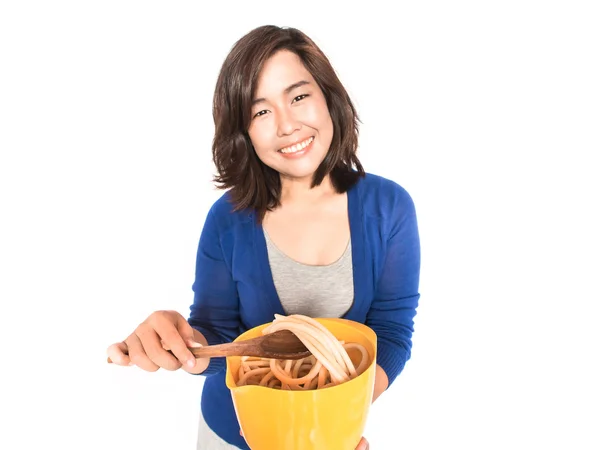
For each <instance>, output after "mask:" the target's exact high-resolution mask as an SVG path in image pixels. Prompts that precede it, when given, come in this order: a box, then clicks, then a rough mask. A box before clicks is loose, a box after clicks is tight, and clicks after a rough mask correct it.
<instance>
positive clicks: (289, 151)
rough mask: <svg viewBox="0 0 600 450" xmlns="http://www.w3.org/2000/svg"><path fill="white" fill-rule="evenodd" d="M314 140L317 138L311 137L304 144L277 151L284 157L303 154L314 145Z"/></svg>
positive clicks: (299, 143)
mask: <svg viewBox="0 0 600 450" xmlns="http://www.w3.org/2000/svg"><path fill="white" fill-rule="evenodd" d="M314 140H315V137H314V136H311V137H309V138H308V139H305V140H304V141H302V142H298V143H297V144H294V145H290V146H289V147H284V148H281V149H279V150H277V151H278V152H279V153H283V154H284V155H294V154H297V153H301V152H303V151H305V150H306V149H307V148H308V146H309V145H310V144H312V143H313V141H314Z"/></svg>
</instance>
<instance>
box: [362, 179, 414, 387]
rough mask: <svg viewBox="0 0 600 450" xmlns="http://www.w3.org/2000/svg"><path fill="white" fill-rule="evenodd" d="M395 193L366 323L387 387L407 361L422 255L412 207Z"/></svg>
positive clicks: (401, 192) (408, 199)
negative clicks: (375, 347) (375, 346)
mask: <svg viewBox="0 0 600 450" xmlns="http://www.w3.org/2000/svg"><path fill="white" fill-rule="evenodd" d="M397 193H398V195H397V197H396V199H395V201H394V207H393V209H392V210H391V211H390V217H389V220H390V223H389V225H388V229H389V237H388V239H387V245H386V254H385V260H384V264H383V267H382V269H381V272H380V276H379V280H378V283H377V286H376V291H375V297H374V300H373V302H372V304H371V308H370V309H369V312H368V313H367V320H366V324H367V325H368V326H370V327H371V328H372V329H373V331H375V333H376V334H377V363H378V364H379V365H380V366H381V368H382V369H383V370H384V371H385V373H386V375H387V377H388V381H389V385H391V384H392V382H393V381H394V380H395V379H396V377H397V376H398V375H399V374H400V372H401V371H402V369H403V368H404V365H405V363H406V361H408V359H409V358H410V354H411V348H412V334H413V331H414V330H413V318H414V317H415V315H416V309H417V305H418V301H419V297H420V294H419V273H420V264H421V251H420V241H419V232H418V227H417V218H416V212H415V206H414V203H413V200H412V199H411V197H410V196H409V194H408V193H407V192H406V191H405V190H404V189H402V188H400V190H399V191H397Z"/></svg>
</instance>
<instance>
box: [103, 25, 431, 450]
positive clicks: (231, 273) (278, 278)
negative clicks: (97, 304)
mask: <svg viewBox="0 0 600 450" xmlns="http://www.w3.org/2000/svg"><path fill="white" fill-rule="evenodd" d="M213 115H214V120H215V126H216V129H215V138H214V142H213V159H214V162H215V164H216V167H217V170H218V175H217V176H216V180H215V181H216V182H217V183H218V185H219V186H220V187H221V188H223V189H227V192H226V193H225V194H224V195H223V196H222V197H221V198H220V199H219V200H218V201H217V202H215V204H214V205H213V206H212V208H211V210H210V212H209V213H208V216H207V218H206V222H205V224H204V228H203V230H202V233H201V237H200V244H199V248H198V253H197V262H196V279H195V282H194V285H193V291H194V294H195V295H194V302H193V304H192V306H191V308H190V310H191V312H190V316H189V318H188V319H187V320H186V319H185V318H184V317H183V316H181V315H180V314H179V313H177V312H175V311H158V312H155V313H153V314H152V315H150V317H148V318H147V319H146V320H145V321H144V322H143V323H142V324H141V325H140V326H138V327H137V328H136V329H135V331H134V332H133V333H132V334H131V335H130V336H129V337H128V338H127V339H126V340H125V341H124V342H121V343H117V344H114V345H112V346H110V347H109V349H108V354H109V356H110V357H111V359H112V360H113V361H114V362H115V363H117V364H120V365H137V366H138V367H140V368H142V369H144V370H147V371H155V370H157V369H158V368H161V367H162V368H164V369H167V370H176V369H179V368H182V369H183V370H186V371H187V372H189V373H192V374H203V375H204V376H206V380H205V384H204V389H203V394H202V401H201V406H202V408H201V409H202V415H203V419H204V420H203V421H201V422H200V437H199V442H198V448H199V449H212V448H248V447H247V445H246V444H245V442H244V440H243V437H242V436H240V433H239V426H238V423H237V420H236V417H235V412H234V409H233V405H232V401H231V396H230V393H229V391H228V390H227V388H226V386H225V362H224V359H223V358H213V359H212V360H209V359H198V360H196V359H195V358H194V357H193V356H192V354H191V353H190V352H189V350H188V349H187V347H188V346H193V345H199V344H202V345H207V344H211V345H212V344H217V343H223V342H229V341H232V340H233V339H235V338H236V337H237V336H238V335H239V334H241V333H242V332H244V331H246V330H248V329H250V328H252V327H254V326H257V325H260V324H263V323H266V322H270V321H272V320H273V317H274V314H276V313H278V314H294V313H296V314H304V315H308V316H312V317H344V318H346V319H350V320H355V321H358V322H361V323H365V324H366V325H368V326H369V327H371V328H372V329H373V330H374V331H375V332H376V333H377V336H378V342H377V345H378V357H377V371H376V379H375V392H374V399H375V398H377V397H378V396H379V395H380V394H381V393H383V392H384V391H385V390H386V389H387V387H388V386H389V384H390V383H392V382H393V381H394V379H395V378H396V377H397V376H398V374H399V373H400V371H401V370H402V369H403V367H404V364H405V363H406V361H407V360H408V359H409V357H410V351H411V346H412V340H411V339H412V332H413V318H414V316H415V314H416V308H417V303H418V299H419V293H418V284H419V270H420V246H419V236H418V230H417V221H416V216H415V209H414V205H413V202H412V200H411V198H410V196H409V195H408V193H407V192H406V191H405V190H404V189H403V188H402V187H400V186H399V185H397V184H396V183H394V182H392V181H389V180H386V179H384V178H382V177H378V176H375V175H371V174H366V173H365V172H364V170H363V168H362V166H361V164H360V162H359V160H358V158H357V157H356V149H357V140H358V129H357V124H358V118H357V114H356V111H355V109H354V106H353V105H352V102H351V101H350V98H349V96H348V94H347V92H346V90H345V89H344V87H343V86H342V84H341V83H340V81H339V79H338V78H337V76H336V74H335V72H334V69H333V68H332V67H331V65H330V63H329V61H328V59H327V58H326V56H325V55H324V54H323V53H322V52H321V50H320V49H319V48H318V47H317V46H316V45H315V44H314V43H313V42H312V41H311V40H310V39H309V38H308V37H307V36H306V35H304V34H303V33H301V32H300V31H298V30H296V29H293V28H279V27H275V26H264V27H260V28H257V29H255V30H253V31H251V32H250V33H248V34H247V35H246V36H244V37H242V38H241V39H240V40H239V41H238V42H237V43H236V44H235V46H234V47H233V49H232V50H231V52H230V54H229V55H228V57H227V59H226V60H225V62H224V64H223V67H222V69H221V72H220V75H219V78H218V80H217V85H216V91H215V95H214V104H213ZM161 341H162V342H161ZM163 344H164V347H166V348H170V349H171V350H172V351H173V354H174V355H176V357H173V356H172V355H170V354H169V353H167V352H166V351H165V350H164V348H163ZM126 349H127V350H128V353H129V356H127V355H126V354H125V353H124V351H125V350H126ZM219 445H220V446H219ZM367 446H368V444H367V443H366V441H365V440H364V439H363V440H362V441H361V442H360V444H359V447H358V448H367Z"/></svg>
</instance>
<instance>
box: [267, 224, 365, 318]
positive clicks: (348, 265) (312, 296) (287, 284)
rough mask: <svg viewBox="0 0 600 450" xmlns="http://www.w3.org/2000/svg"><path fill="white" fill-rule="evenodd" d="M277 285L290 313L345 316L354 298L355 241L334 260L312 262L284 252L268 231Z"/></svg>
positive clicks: (268, 247)
mask: <svg viewBox="0 0 600 450" xmlns="http://www.w3.org/2000/svg"><path fill="white" fill-rule="evenodd" d="M264 234H265V240H266V242H267V251H268V254H269V266H270V267H271V273H272V274H273V282H274V284H275V289H276V290H277V294H278V295H279V299H280V301H281V304H282V306H283V310H284V311H285V313H286V314H288V315H289V314H304V315H306V316H309V317H342V316H343V315H344V314H345V313H346V312H347V311H348V310H349V309H350V307H351V306H352V302H353V301H354V279H353V274H352V244H351V242H348V246H347V247H346V250H345V251H344V254H343V255H342V256H341V257H340V258H339V259H338V260H337V261H335V262H334V263H332V264H329V265H326V266H310V265H307V264H302V263H299V262H297V261H295V260H293V259H292V258H290V257H289V256H287V255H286V254H285V253H283V252H282V251H281V250H279V248H277V246H276V245H275V244H274V243H273V241H271V238H270V237H269V234H268V233H267V232H266V231H264Z"/></svg>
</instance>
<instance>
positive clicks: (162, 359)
mask: <svg viewBox="0 0 600 450" xmlns="http://www.w3.org/2000/svg"><path fill="white" fill-rule="evenodd" d="M135 334H136V335H137V337H138V338H139V339H140V341H141V342H142V346H143V347H144V351H145V352H146V355H147V356H148V358H149V359H150V360H151V361H152V362H153V363H154V364H156V365H157V366H158V367H162V368H163V369H167V370H177V369H179V368H180V367H181V363H180V362H179V361H178V360H177V358H176V357H175V356H173V354H172V353H171V352H169V351H168V350H166V349H165V347H166V348H167V349H168V348H169V345H168V343H167V342H162V340H161V338H160V335H159V334H158V332H157V331H156V330H154V329H153V328H151V327H150V326H149V325H147V324H142V325H140V326H139V327H138V328H137V330H136V331H135Z"/></svg>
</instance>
